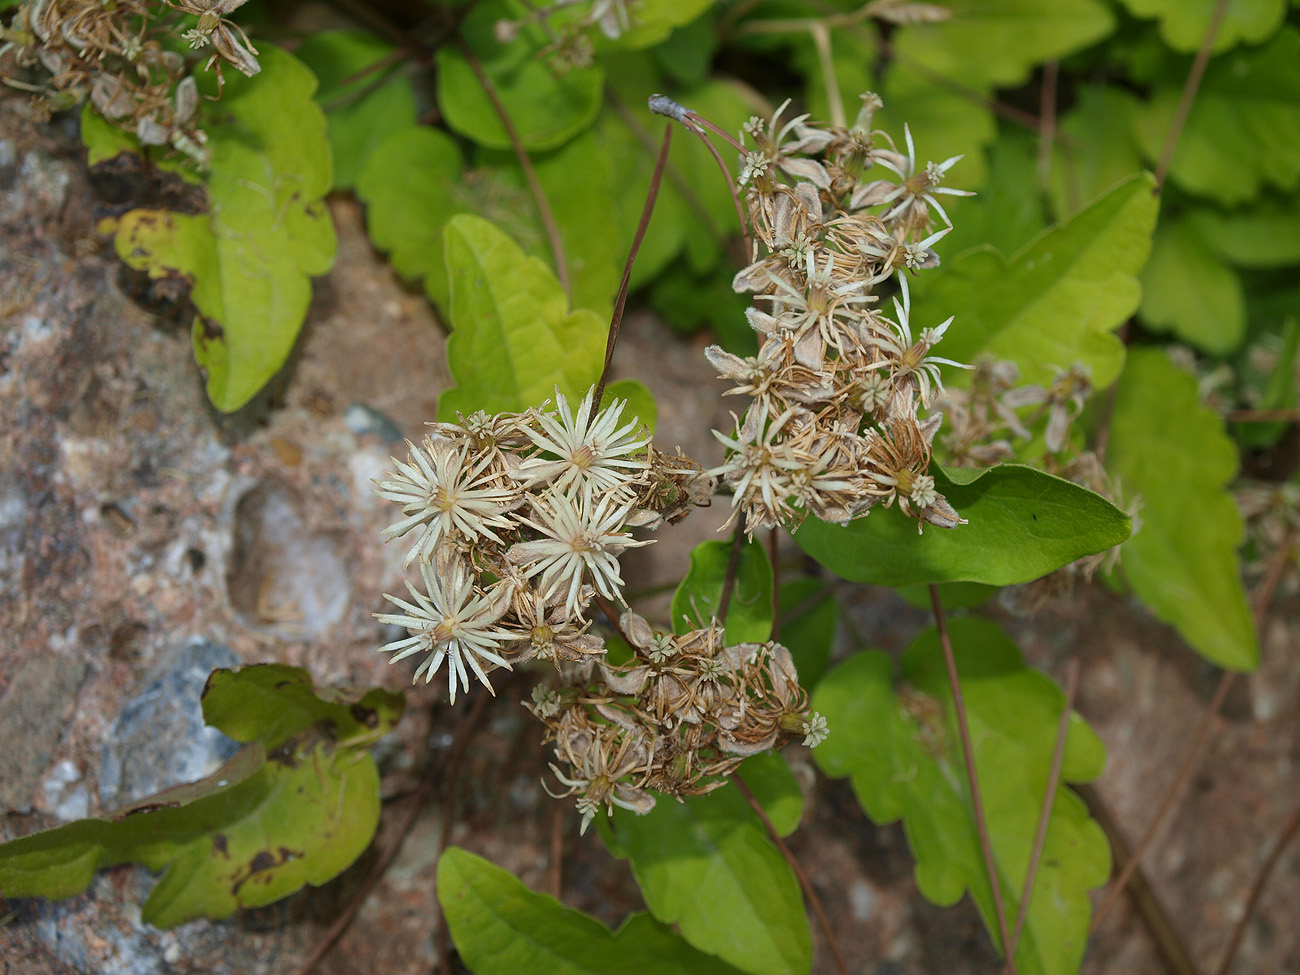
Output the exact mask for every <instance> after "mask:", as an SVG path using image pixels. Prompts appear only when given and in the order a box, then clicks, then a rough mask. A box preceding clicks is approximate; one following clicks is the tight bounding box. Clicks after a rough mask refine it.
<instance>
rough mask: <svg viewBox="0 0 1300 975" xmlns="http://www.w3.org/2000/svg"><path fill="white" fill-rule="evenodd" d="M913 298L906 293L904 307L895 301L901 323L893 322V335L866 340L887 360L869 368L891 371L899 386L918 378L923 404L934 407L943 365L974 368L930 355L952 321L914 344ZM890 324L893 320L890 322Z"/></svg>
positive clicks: (925, 331)
mask: <svg viewBox="0 0 1300 975" xmlns="http://www.w3.org/2000/svg"><path fill="white" fill-rule="evenodd" d="M911 304H912V303H911V299H910V297H909V296H908V293H907V291H906V290H904V292H903V303H902V304H901V305H900V304H899V303H898V299H894V314H895V315H896V317H897V321H893V322H890V324H891V325H892V326H893V327H894V330H893V333H892V334H891V333H885V334H884V335H873V336H870V337H869V338H867V339H865V342H866V343H867V344H868V345H875V346H877V347H879V348H880V349H881V350H882V351H883V352H884V353H885V357H884V358H883V359H880V360H879V361H877V362H875V363H873V364H872V365H871V366H869V367H868V368H871V369H888V370H890V373H891V375H892V377H893V380H894V382H895V383H898V382H901V381H902V380H903V379H906V378H907V377H909V376H915V377H916V383H917V385H918V387H919V391H920V394H921V404H922V405H923V406H927V407H928V406H929V405H930V395H931V387H933V388H934V389H938V390H939V392H941V393H942V392H943V378H942V377H941V376H940V375H939V366H940V364H942V365H945V366H953V367H955V368H957V369H971V368H973V367H972V366H969V365H967V364H966V363H964V362H957V361H956V360H954V359H945V358H943V357H942V356H937V355H929V354H928V353H929V351H930V349H932V348H933V347H934V346H936V345H938V344H939V340H940V339H942V338H943V335H944V333H945V332H946V331H948V326H949V325H951V324H952V318H951V317H949V318H948V320H947V321H945V322H943V323H942V324H941V325H939V326H938V327H936V328H926V329H922V330H921V337H920V339H919V340H918V341H916V342H915V343H913V342H912V325H911V322H910V321H909V320H908V319H909V318H910V316H911V311H912V309H911ZM886 321H889V320H888V319H886Z"/></svg>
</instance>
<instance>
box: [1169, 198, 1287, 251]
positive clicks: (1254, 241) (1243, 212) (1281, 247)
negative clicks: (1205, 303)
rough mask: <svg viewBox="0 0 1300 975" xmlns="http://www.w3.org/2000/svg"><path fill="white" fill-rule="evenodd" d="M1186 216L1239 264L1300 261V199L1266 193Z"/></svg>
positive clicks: (1208, 241) (1213, 246)
mask: <svg viewBox="0 0 1300 975" xmlns="http://www.w3.org/2000/svg"><path fill="white" fill-rule="evenodd" d="M1186 219H1187V223H1188V224H1189V225H1190V226H1192V227H1194V228H1195V229H1196V231H1197V233H1199V234H1200V235H1201V239H1202V240H1204V241H1205V242H1206V244H1208V245H1209V246H1210V248H1211V249H1212V250H1213V251H1214V252H1215V253H1216V254H1218V255H1219V256H1220V257H1222V258H1223V259H1224V260H1226V261H1229V262H1231V263H1233V264H1236V265H1237V266H1238V267H1250V268H1276V267H1286V266H1288V265H1291V264H1300V198H1297V197H1288V198H1285V199H1279V198H1275V197H1272V196H1268V195H1266V196H1264V197H1263V198H1262V199H1261V200H1260V201H1259V202H1258V203H1256V204H1254V205H1252V206H1249V207H1245V208H1242V209H1240V210H1230V211H1225V210H1218V209H1214V208H1211V207H1196V208H1194V209H1191V210H1188V211H1187V215H1186Z"/></svg>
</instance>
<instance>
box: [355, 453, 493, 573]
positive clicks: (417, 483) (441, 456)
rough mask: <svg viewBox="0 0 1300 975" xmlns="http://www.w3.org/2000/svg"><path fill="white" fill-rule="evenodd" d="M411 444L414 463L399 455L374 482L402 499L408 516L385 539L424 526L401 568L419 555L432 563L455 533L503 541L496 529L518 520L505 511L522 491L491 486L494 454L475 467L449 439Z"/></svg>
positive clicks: (384, 493) (387, 495)
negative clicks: (387, 473)
mask: <svg viewBox="0 0 1300 975" xmlns="http://www.w3.org/2000/svg"><path fill="white" fill-rule="evenodd" d="M409 446H410V448H411V461H412V463H409V464H403V463H402V462H401V461H399V460H398V459H397V458H395V457H394V458H393V459H392V460H393V463H394V464H396V465H397V471H398V473H397V474H393V475H390V476H389V479H388V480H383V481H376V482H375V484H376V487H375V494H377V495H378V496H379V497H381V498H384V499H385V500H388V501H395V502H397V503H398V504H400V505H401V506H402V513H403V514H405V515H406V517H405V518H403V519H402V520H401V521H398V522H395V523H394V524H392V525H389V526H388V527H387V528H385V529H384V531H383V536H384V541H388V540H389V539H390V538H396V537H398V536H400V535H405V534H406V533H407V532H408V531H410V530H411V529H412V528H415V527H416V526H417V525H423V526H424V530H423V531H422V532H421V533H420V536H419V537H418V538H417V539H416V540H415V544H414V545H412V546H411V550H410V551H409V552H407V553H406V561H405V562H403V563H402V567H403V568H406V566H408V565H410V564H411V562H412V560H414V559H415V558H416V556H419V558H420V561H421V562H429V561H430V560H431V559H432V558H433V555H434V553H435V552H436V551H437V550H438V546H439V545H440V544H442V542H443V541H444V540H445V539H446V538H447V537H448V535H450V534H451V533H452V532H459V533H460V534H462V535H463V536H465V537H466V538H469V539H471V540H473V539H477V538H480V537H487V538H490V539H492V540H493V541H495V542H500V541H501V539H500V538H499V537H498V536H497V534H496V533H495V532H494V531H493V530H492V529H493V528H510V527H511V526H512V525H513V522H512V521H510V519H508V518H506V517H504V514H503V513H504V512H506V511H509V510H510V509H511V508H513V507H515V506H516V505H517V504H518V500H519V492H517V491H513V490H509V489H505V488H497V487H491V486H489V485H491V483H492V481H493V477H494V475H493V474H492V473H491V472H490V471H487V470H486V468H487V466H488V464H489V460H490V459H489V458H484V459H483V460H481V461H479V463H477V464H475V465H474V466H473V467H470V466H469V465H468V464H467V463H466V448H465V447H457V446H455V445H454V444H452V443H450V442H449V441H446V440H434V439H432V438H425V441H424V448H423V449H421V448H420V447H417V446H415V445H414V444H410V445H409Z"/></svg>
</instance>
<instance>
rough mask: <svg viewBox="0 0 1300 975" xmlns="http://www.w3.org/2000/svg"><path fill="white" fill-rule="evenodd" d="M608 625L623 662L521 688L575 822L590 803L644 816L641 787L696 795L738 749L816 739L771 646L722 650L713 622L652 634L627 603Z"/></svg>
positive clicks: (748, 751) (804, 702)
mask: <svg viewBox="0 0 1300 975" xmlns="http://www.w3.org/2000/svg"><path fill="white" fill-rule="evenodd" d="M620 629H621V630H622V632H623V633H624V634H625V635H626V637H627V639H628V642H629V643H630V644H631V645H632V647H633V648H634V650H635V652H636V658H635V659H634V660H633V661H632V662H630V663H628V664H625V665H623V666H620V667H611V666H610V665H608V664H606V663H604V662H601V663H600V664H599V665H598V670H596V673H595V679H594V680H588V681H578V682H576V683H575V684H574V685H573V686H570V687H568V688H565V689H564V690H561V691H558V692H557V691H549V690H546V689H544V688H542V687H541V686H540V685H539V687H538V688H537V689H536V690H535V691H534V694H533V703H532V705H531V710H532V711H533V713H534V714H535V715H537V717H538V718H539V719H540V720H541V721H542V722H543V723H544V724H545V725H546V728H547V740H548V741H553V742H554V743H555V757H556V759H557V760H558V761H559V762H560V763H561V764H562V766H563V768H561V767H560V766H557V765H552V766H551V769H552V771H553V772H554V773H555V777H556V778H557V779H558V780H559V782H560V783H561V785H563V786H564V791H563V792H560V793H559V794H558V795H559V796H571V795H576V796H577V797H578V799H577V804H578V811H579V812H581V813H582V827H581V829H582V831H584V832H585V831H586V829H587V826H588V825H589V824H590V822H591V820H592V818H593V817H594V816H595V815H596V813H597V812H598V811H599V809H600V807H601V806H602V805H603V806H604V807H605V808H606V811H607V812H611V813H612V812H613V807H614V806H619V807H621V808H623V809H631V810H634V811H636V812H639V813H645V812H648V811H649V810H650V809H651V808H652V807H653V806H654V803H655V798H654V796H653V795H651V794H650V792H651V790H653V791H654V792H659V793H662V794H664V795H669V796H687V795H701V794H703V793H706V792H710V791H712V790H713V789H716V788H717V787H718V786H720V785H722V784H723V782H724V781H725V776H726V775H728V774H729V773H730V772H731V771H732V770H733V769H735V767H736V766H737V765H739V764H740V762H741V761H742V760H743V759H744V758H745V757H747V756H749V755H755V754H757V753H759V752H762V751H766V750H767V749H769V748H777V747H780V746H781V745H783V744H785V742H786V741H788V740H789V739H790V738H791V737H792V736H794V735H803V738H804V743H805V744H807V745H810V746H815V745H817V744H819V743H820V742H821V741H822V739H824V738H825V737H826V721H825V719H824V718H822V717H821V716H820V715H818V714H816V713H815V712H809V711H808V696H807V694H806V693H805V692H804V690H803V689H802V688H801V687H800V686H799V677H798V674H797V673H796V672H795V667H794V661H793V660H792V659H791V657H790V651H789V650H787V649H786V648H785V647H783V646H782V645H781V644H779V643H771V642H769V643H741V644H737V645H735V646H730V647H728V646H725V645H724V641H723V639H722V636H723V634H722V631H721V629H719V628H718V627H717V625H716V624H715V625H712V626H710V627H708V628H706V629H700V630H694V631H692V632H689V633H684V634H680V635H674V634H671V633H660V632H656V631H655V630H654V629H653V628H652V627H651V626H650V624H649V623H648V622H646V620H644V619H643V618H642V617H640V616H638V615H636V614H635V613H631V612H628V613H624V614H623V616H622V619H621V621H620ZM588 667H589V668H590V667H591V665H590V664H589V665H588ZM553 794H554V793H553ZM557 797H558V796H557Z"/></svg>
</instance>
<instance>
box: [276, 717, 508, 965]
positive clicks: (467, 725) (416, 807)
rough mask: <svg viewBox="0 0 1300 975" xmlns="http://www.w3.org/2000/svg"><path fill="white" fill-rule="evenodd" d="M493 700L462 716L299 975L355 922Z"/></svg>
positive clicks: (318, 958) (314, 963)
mask: <svg viewBox="0 0 1300 975" xmlns="http://www.w3.org/2000/svg"><path fill="white" fill-rule="evenodd" d="M489 699H490V696H489V695H487V694H479V695H477V700H476V701H475V702H474V706H473V707H472V708H471V709H470V711H469V713H468V714H466V715H465V717H463V718H462V719H461V721H460V724H458V725H457V726H456V730H455V731H454V732H452V735H453V742H454V744H453V745H452V747H451V748H450V749H449V750H448V751H445V752H443V753H442V754H441V755H439V756H438V758H437V759H436V760H435V761H433V762H431V763H430V764H429V770H428V771H427V772H426V773H425V775H424V779H423V780H422V781H421V782H420V786H419V788H417V789H416V790H415V791H414V792H412V793H411V794H410V797H409V801H408V803H407V807H406V811H405V812H404V813H403V815H402V819H401V820H400V822H399V823H398V826H397V835H396V836H395V837H394V838H393V842H392V843H391V844H389V846H388V849H386V850H385V851H384V852H383V853H382V854H381V855H380V856H379V858H378V859H376V860H375V862H374V863H373V864H372V865H371V867H370V872H369V873H368V874H366V879H365V880H363V881H362V882H361V887H360V888H359V889H358V890H357V892H356V894H354V895H353V897H352V900H351V901H349V902H348V905H347V907H345V908H344V909H343V913H342V914H340V915H339V916H338V917H337V918H336V919H335V921H334V923H333V924H331V925H330V927H329V930H328V931H326V932H325V935H324V937H322V938H321V940H320V941H319V942H318V943H317V945H316V947H315V948H314V949H313V950H312V953H311V954H310V955H308V956H307V958H306V960H305V961H304V962H303V963H302V964H301V965H299V966H298V969H297V971H296V972H295V975H310V973H311V972H312V971H314V970H315V968H316V966H317V965H319V964H320V963H321V961H322V960H323V959H324V957H325V956H326V955H327V954H329V951H330V949H331V948H333V947H334V945H335V943H337V941H338V940H339V938H341V937H342V936H343V932H344V931H346V930H347V928H348V925H349V924H351V923H352V919H353V918H354V917H356V915H357V911H359V910H360V909H361V906H362V905H363V904H364V903H365V902H366V898H367V897H369V896H370V892H371V891H372V890H373V889H374V887H375V884H377V883H378V882H379V878H380V877H382V876H383V874H384V871H385V870H387V869H388V865H389V864H390V863H392V861H393V857H395V856H396V855H397V851H398V850H400V849H401V848H402V841H403V840H405V839H406V835H407V834H408V833H409V832H410V831H411V827H412V826H413V825H414V824H415V818H416V817H417V816H418V815H419V814H420V810H421V809H423V808H424V804H425V802H426V801H427V800H428V798H429V795H430V794H431V793H432V792H433V789H434V787H435V786H436V785H437V784H438V782H439V781H441V779H442V772H443V769H444V768H447V767H448V765H449V764H450V763H451V762H453V761H458V760H459V759H458V756H459V755H460V754H461V752H463V751H464V750H465V744H466V743H467V742H468V739H469V736H470V732H471V731H473V729H474V725H475V723H476V722H477V721H478V719H479V718H480V717H481V716H482V714H483V709H484V708H485V707H486V706H487V702H488V700H489ZM443 971H450V969H443Z"/></svg>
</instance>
